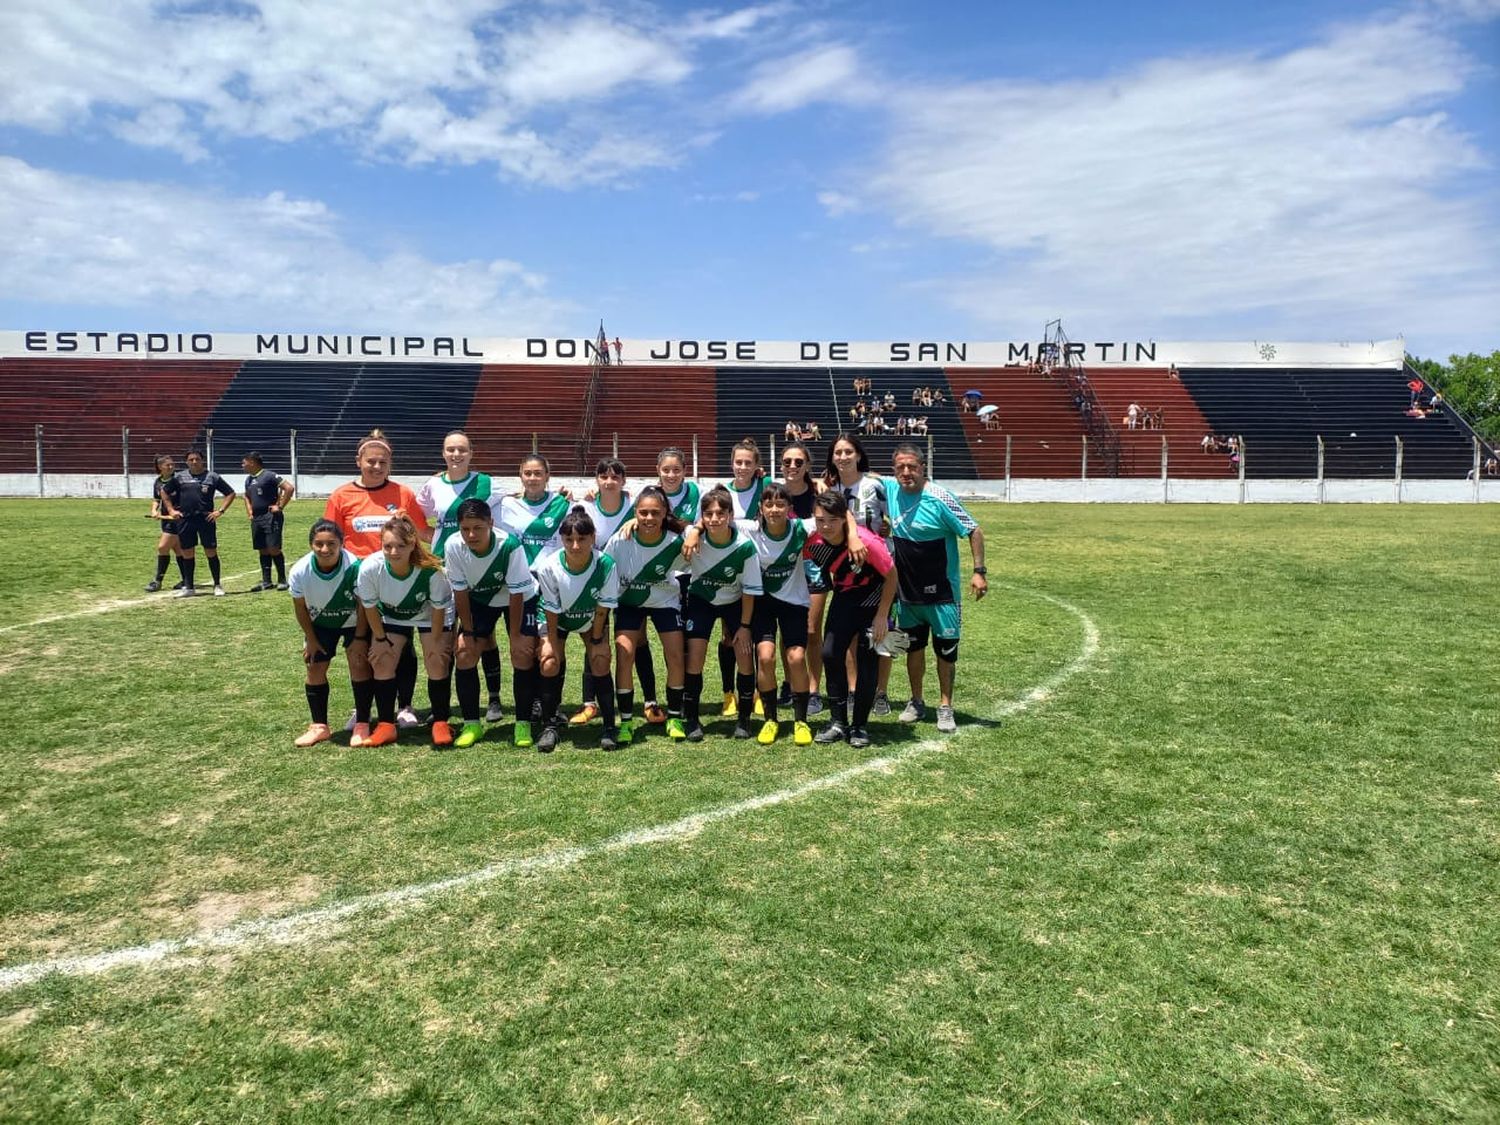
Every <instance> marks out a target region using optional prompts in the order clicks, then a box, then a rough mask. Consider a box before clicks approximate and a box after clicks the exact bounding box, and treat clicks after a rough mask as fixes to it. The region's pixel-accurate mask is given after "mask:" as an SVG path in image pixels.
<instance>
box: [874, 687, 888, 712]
mask: <svg viewBox="0 0 1500 1125" xmlns="http://www.w3.org/2000/svg"><path fill="white" fill-rule="evenodd" d="M890 713H891V701H890V699H888V698H887V697H886V694H885V692H883V691H879V692H876V693H875V702H874V704H872V705H871V707H870V714H872V715H889V714H890Z"/></svg>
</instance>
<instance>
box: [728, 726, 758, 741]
mask: <svg viewBox="0 0 1500 1125" xmlns="http://www.w3.org/2000/svg"><path fill="white" fill-rule="evenodd" d="M753 736H754V732H753V731H752V730H751V729H750V728H749V727H747V726H746V725H745V724H744V723H735V724H734V731H733V733H732V734H731V736H730V737H732V738H751V737H753Z"/></svg>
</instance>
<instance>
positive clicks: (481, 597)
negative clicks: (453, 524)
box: [443, 528, 536, 608]
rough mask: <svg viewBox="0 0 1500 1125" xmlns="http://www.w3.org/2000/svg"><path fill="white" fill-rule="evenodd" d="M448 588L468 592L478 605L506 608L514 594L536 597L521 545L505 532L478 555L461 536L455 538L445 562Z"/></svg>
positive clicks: (497, 536)
mask: <svg viewBox="0 0 1500 1125" xmlns="http://www.w3.org/2000/svg"><path fill="white" fill-rule="evenodd" d="M443 569H444V570H445V571H447V573H448V585H450V586H452V587H453V589H455V590H467V591H468V592H469V597H470V598H471V599H472V600H473V601H474V602H476V603H478V604H479V605H487V606H495V607H497V608H504V607H505V606H507V605H509V604H510V596H511V595H512V594H520V595H521V597H522V598H524V599H529V598H531V596H532V595H534V594H535V593H536V579H535V578H533V577H532V575H531V568H530V567H528V566H527V565H526V552H525V551H524V550H523V549H522V547H521V541H520V540H519V539H517V538H516V537H515V536H514V535H512V534H511V533H510V532H508V531H506V530H505V529H504V528H501V529H500V530H498V531H496V532H493V533H491V535H490V549H489V550H488V551H485V552H483V553H482V554H475V553H474V552H473V551H472V550H470V548H469V545H468V544H467V543H465V542H464V538H463V536H462V535H457V536H454V538H453V542H451V543H449V544H448V553H447V555H446V556H444V558H443Z"/></svg>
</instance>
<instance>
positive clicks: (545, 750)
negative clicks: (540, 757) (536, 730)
mask: <svg viewBox="0 0 1500 1125" xmlns="http://www.w3.org/2000/svg"><path fill="white" fill-rule="evenodd" d="M557 741H558V734H557V728H556V727H554V726H552V725H550V724H549V725H547V726H545V727H543V728H542V733H541V735H540V736H538V738H537V740H536V752H537V753H538V754H550V753H552V751H554V750H556V749H557Z"/></svg>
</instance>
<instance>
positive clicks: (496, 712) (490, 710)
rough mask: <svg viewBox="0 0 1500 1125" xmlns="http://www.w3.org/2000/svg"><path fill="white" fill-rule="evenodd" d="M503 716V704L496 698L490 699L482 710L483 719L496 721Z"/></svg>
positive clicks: (490, 721)
mask: <svg viewBox="0 0 1500 1125" xmlns="http://www.w3.org/2000/svg"><path fill="white" fill-rule="evenodd" d="M503 718H505V705H504V704H503V703H501V702H500V701H499V700H498V699H491V700H490V705H489V706H488V707H486V708H485V710H484V721H485V722H487V723H498V722H499V721H500V720H501V719H503Z"/></svg>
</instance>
